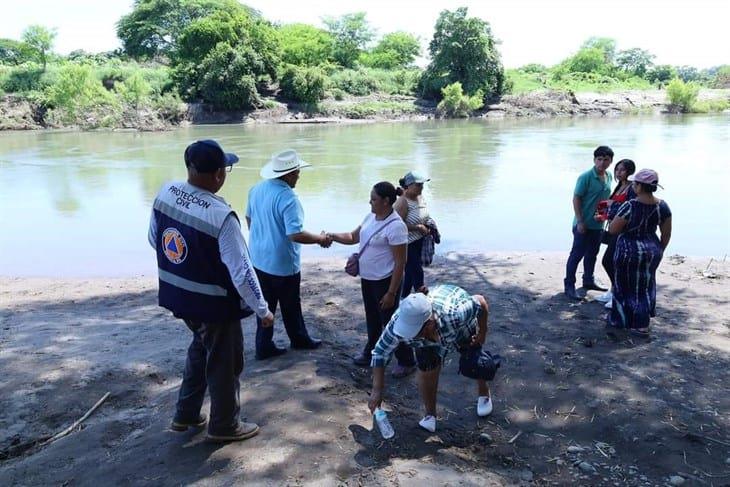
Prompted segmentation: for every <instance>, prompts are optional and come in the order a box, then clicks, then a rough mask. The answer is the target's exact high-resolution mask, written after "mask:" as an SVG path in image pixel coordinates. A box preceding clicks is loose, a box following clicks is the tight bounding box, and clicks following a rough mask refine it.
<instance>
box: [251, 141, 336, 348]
mask: <svg viewBox="0 0 730 487" xmlns="http://www.w3.org/2000/svg"><path fill="white" fill-rule="evenodd" d="M309 166H311V164H309V163H307V162H305V161H303V160H302V159H301V158H300V157H299V154H297V153H296V151H293V150H291V149H290V150H285V151H282V152H280V153H278V154H275V155H274V156H273V157H272V158H271V159H270V160H269V162H268V163H267V164H266V165H265V166H264V167H263V168H262V169H261V172H260V174H261V177H262V178H263V179H264V180H263V181H261V182H259V183H258V184H256V185H255V186H254V187H253V188H251V190H250V191H249V193H248V205H247V207H246V222H247V224H248V228H249V230H250V233H249V238H250V241H251V260H252V262H253V265H254V267H255V269H256V274H257V275H258V277H259V281H260V282H261V289H262V290H263V292H264V297H265V298H266V301H267V302H268V303H269V309H270V310H271V312H272V313H275V312H276V306H277V304H281V317H282V320H283V321H284V328H285V329H286V333H287V335H288V336H289V341H290V342H291V347H292V348H295V349H305V350H310V349H314V348H317V347H319V346H320V345H321V344H322V342H321V340H318V339H316V338H312V337H310V336H309V332H308V331H307V327H306V325H305V323H304V317H303V316H302V302H301V298H300V285H301V280H302V274H301V259H300V248H301V246H302V244H319V245H321V246H322V247H329V246H330V245H332V240H331V239H330V238H329V237H328V236H327V235H325V233H324V232H322V233H320V234H314V233H310V232H308V231H306V230H305V229H304V210H303V209H302V204H301V203H300V202H299V197H298V196H297V194H296V193H295V192H294V188H295V187H296V185H297V181H299V171H300V170H301V169H302V168H305V167H309ZM273 337H274V330H273V328H271V327H266V326H263V323H261V322H259V326H258V327H257V329H256V359H257V360H265V359H268V358H271V357H276V356H278V355H281V354H283V353H284V352H286V348H280V347H277V346H276V344H275V343H274V340H273Z"/></svg>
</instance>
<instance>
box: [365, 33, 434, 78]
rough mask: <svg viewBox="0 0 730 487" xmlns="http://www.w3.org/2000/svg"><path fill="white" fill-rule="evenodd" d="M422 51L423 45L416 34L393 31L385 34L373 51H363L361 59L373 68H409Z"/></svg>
mask: <svg viewBox="0 0 730 487" xmlns="http://www.w3.org/2000/svg"><path fill="white" fill-rule="evenodd" d="M420 53H421V45H420V43H419V42H418V38H417V37H416V36H414V35H412V34H409V33H407V32H391V33H390V34H386V35H384V36H383V38H382V39H380V42H378V44H377V45H376V46H375V47H374V48H373V49H372V51H370V52H366V53H363V54H362V55H361V56H360V61H361V62H362V64H364V65H365V66H370V67H373V68H382V69H397V68H407V67H409V66H411V65H412V64H413V61H415V60H416V57H417V56H418V55H419V54H420Z"/></svg>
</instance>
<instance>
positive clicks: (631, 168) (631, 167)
mask: <svg viewBox="0 0 730 487" xmlns="http://www.w3.org/2000/svg"><path fill="white" fill-rule="evenodd" d="M622 164H623V166H624V169H626V172H627V173H629V176H631V175H632V174H634V173H635V172H636V164H634V161H632V160H631V159H621V160H620V161H618V162H617V163H616V166H615V168H614V170H616V169H618V167H619V166H620V165H622ZM620 188H621V183H620V182H619V183H617V184H616V187H615V188H614V190H613V193H611V198H613V197H614V196H615V195H616V193H618V190H619V189H620Z"/></svg>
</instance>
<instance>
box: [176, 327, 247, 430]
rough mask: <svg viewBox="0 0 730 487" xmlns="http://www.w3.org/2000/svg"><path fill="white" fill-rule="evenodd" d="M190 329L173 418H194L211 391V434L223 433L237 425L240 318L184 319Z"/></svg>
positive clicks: (240, 360)
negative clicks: (230, 319) (209, 321)
mask: <svg viewBox="0 0 730 487" xmlns="http://www.w3.org/2000/svg"><path fill="white" fill-rule="evenodd" d="M185 324H186V325H187V326H188V328H190V330H191V331H192V332H193V341H192V342H191V343H190V347H188V357H187V360H186V362H185V372H184V373H183V381H182V385H181V386H180V393H179V395H178V399H177V411H176V413H175V420H176V421H183V422H186V421H190V422H192V421H195V420H197V418H198V415H199V414H200V408H201V406H202V405H203V399H204V397H205V390H206V388H207V389H208V392H209V393H210V422H209V423H208V431H209V432H210V433H211V434H226V433H230V432H231V431H233V430H234V429H235V428H236V427H237V426H238V416H239V413H240V411H241V404H240V401H239V388H240V385H239V382H238V377H239V376H240V375H241V372H243V333H242V331H241V321H240V320H236V321H231V322H228V323H202V322H199V321H190V320H185Z"/></svg>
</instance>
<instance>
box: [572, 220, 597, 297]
mask: <svg viewBox="0 0 730 487" xmlns="http://www.w3.org/2000/svg"><path fill="white" fill-rule="evenodd" d="M601 232H602V230H591V229H586V233H578V228H577V227H575V226H574V227H573V248H571V249H570V256H569V257H568V263H567V264H566V265H565V281H564V284H565V286H566V287H567V286H572V287H575V272H576V271H577V270H578V264H580V261H581V260H583V284H584V285H585V284H590V283H592V282H594V277H593V271H594V270H595V268H596V258H597V256H598V250H599V249H600V248H601Z"/></svg>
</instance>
